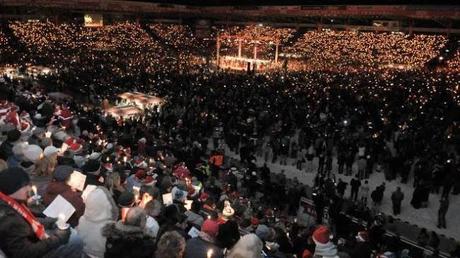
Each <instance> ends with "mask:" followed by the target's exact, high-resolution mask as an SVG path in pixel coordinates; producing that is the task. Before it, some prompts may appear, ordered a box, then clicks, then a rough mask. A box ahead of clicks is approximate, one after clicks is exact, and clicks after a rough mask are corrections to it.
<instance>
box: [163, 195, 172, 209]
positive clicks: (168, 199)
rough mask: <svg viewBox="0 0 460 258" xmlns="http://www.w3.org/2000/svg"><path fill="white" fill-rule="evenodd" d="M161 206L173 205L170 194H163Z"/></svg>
mask: <svg viewBox="0 0 460 258" xmlns="http://www.w3.org/2000/svg"><path fill="white" fill-rule="evenodd" d="M163 204H164V205H165V206H168V205H171V204H173V198H172V193H167V194H163Z"/></svg>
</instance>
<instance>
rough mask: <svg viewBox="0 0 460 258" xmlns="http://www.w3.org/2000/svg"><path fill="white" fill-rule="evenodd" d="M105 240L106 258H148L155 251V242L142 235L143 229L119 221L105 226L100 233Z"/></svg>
mask: <svg viewBox="0 0 460 258" xmlns="http://www.w3.org/2000/svg"><path fill="white" fill-rule="evenodd" d="M102 235H103V236H105V237H106V238H107V243H106V251H105V256H104V257H107V258H130V257H136V258H143V257H145V258H147V257H148V258H150V257H153V253H154V251H155V240H154V239H153V238H151V237H149V236H148V235H147V234H145V233H144V229H143V228H140V227H137V226H131V225H125V224H123V223H122V222H121V221H118V222H116V223H111V224H107V225H106V226H105V227H104V228H103V231H102Z"/></svg>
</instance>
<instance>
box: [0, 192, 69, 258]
mask: <svg viewBox="0 0 460 258" xmlns="http://www.w3.org/2000/svg"><path fill="white" fill-rule="evenodd" d="M59 245H60V241H59V240H58V239H57V238H56V237H55V236H50V237H49V238H47V239H45V240H40V239H38V238H37V236H36V235H35V233H34V231H33V230H32V227H31V226H30V224H29V223H28V222H27V221H26V220H25V219H24V218H23V217H22V216H21V215H20V214H19V213H18V212H17V211H16V210H14V209H13V208H11V207H10V206H9V205H8V204H6V203H4V202H3V201H0V249H1V250H2V251H3V252H4V253H5V255H6V256H7V257H9V258H14V257H27V258H35V257H37V258H38V257H43V256H44V255H45V254H46V253H48V252H50V251H52V250H53V249H55V248H57V247H58V246H59Z"/></svg>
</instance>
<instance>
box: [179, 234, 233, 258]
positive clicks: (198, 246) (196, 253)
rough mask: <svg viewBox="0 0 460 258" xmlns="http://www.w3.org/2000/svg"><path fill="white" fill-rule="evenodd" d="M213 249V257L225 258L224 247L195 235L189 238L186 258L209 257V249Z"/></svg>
mask: <svg viewBox="0 0 460 258" xmlns="http://www.w3.org/2000/svg"><path fill="white" fill-rule="evenodd" d="M210 249H212V250H213V255H212V258H223V257H224V254H223V252H222V249H220V248H219V247H217V246H216V245H215V244H213V243H211V242H208V241H205V240H204V239H202V238H201V237H195V238H191V239H189V240H187V245H186V247H185V254H184V258H198V257H207V256H206V255H207V252H208V250H210Z"/></svg>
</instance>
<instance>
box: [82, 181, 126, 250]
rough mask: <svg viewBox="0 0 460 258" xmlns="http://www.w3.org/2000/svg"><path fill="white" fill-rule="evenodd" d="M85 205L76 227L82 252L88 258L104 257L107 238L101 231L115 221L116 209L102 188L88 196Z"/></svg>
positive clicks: (116, 216)
mask: <svg viewBox="0 0 460 258" xmlns="http://www.w3.org/2000/svg"><path fill="white" fill-rule="evenodd" d="M85 205H86V206H85V212H84V214H83V216H82V217H80V221H79V224H78V227H77V232H78V235H79V236H80V237H81V238H82V240H83V244H84V246H83V251H84V253H85V254H86V255H88V256H90V257H104V253H105V248H106V242H107V238H106V237H105V236H103V235H102V229H103V228H104V227H105V226H106V225H107V224H112V223H115V222H116V221H117V218H118V214H119V213H118V208H117V207H116V204H115V202H114V201H113V199H112V197H111V196H110V194H109V193H108V191H107V190H106V189H104V188H102V187H98V188H96V189H95V190H93V191H92V192H90V193H89V194H88V196H87V198H86V200H85Z"/></svg>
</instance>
